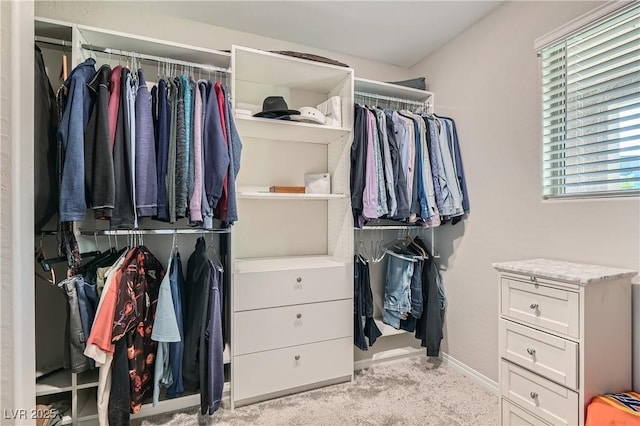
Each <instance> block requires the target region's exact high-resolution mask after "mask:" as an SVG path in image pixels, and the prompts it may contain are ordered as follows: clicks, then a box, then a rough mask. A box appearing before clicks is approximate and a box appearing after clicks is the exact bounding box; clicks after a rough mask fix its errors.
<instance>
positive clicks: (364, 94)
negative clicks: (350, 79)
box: [354, 91, 431, 107]
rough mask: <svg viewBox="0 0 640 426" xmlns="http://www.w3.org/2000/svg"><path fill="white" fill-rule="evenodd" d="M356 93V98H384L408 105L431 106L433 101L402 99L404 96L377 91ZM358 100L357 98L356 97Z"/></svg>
mask: <svg viewBox="0 0 640 426" xmlns="http://www.w3.org/2000/svg"><path fill="white" fill-rule="evenodd" d="M354 95H355V97H356V98H358V97H360V98H363V99H364V98H368V99H382V100H384V101H391V102H398V103H402V104H406V105H416V106H422V107H425V106H427V107H428V106H429V105H431V103H430V102H429V100H424V101H415V100H412V99H402V98H394V97H393V96H385V95H378V94H375V93H367V92H357V91H356V92H354ZM356 100H357V99H356Z"/></svg>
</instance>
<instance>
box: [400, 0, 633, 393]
mask: <svg viewBox="0 0 640 426" xmlns="http://www.w3.org/2000/svg"><path fill="white" fill-rule="evenodd" d="M598 5H599V3H598V2H507V3H505V4H504V5H502V6H501V7H499V8H498V9H496V10H495V11H494V12H493V13H492V14H490V15H489V16H487V17H486V18H485V19H483V20H482V21H480V22H478V23H477V24H476V25H474V26H473V27H471V28H470V29H468V30H467V31H466V32H464V33H463V34H461V35H460V36H459V37H457V38H456V39H454V40H453V41H451V42H449V43H448V44H446V45H445V46H443V47H442V48H441V49H439V50H438V51H437V52H435V53H434V54H432V55H430V56H429V57H428V58H426V59H425V60H424V61H423V62H421V63H419V64H418V65H416V66H415V67H414V68H413V73H414V75H425V76H427V77H428V80H429V85H430V89H431V90H432V91H434V92H435V93H436V113H438V114H441V115H445V116H450V117H453V118H454V119H455V120H456V124H457V127H458V133H459V136H460V144H461V151H462V159H463V162H464V168H465V173H466V178H467V183H468V187H469V199H470V202H471V214H470V215H469V217H468V219H467V220H466V221H465V222H464V223H463V224H458V225H456V226H453V227H452V226H450V225H449V226H444V228H442V229H440V230H439V231H438V232H439V233H438V245H439V246H440V251H441V252H442V254H443V258H444V259H447V258H448V261H447V262H446V265H445V266H446V268H447V270H446V271H445V272H444V273H443V278H444V283H445V287H446V291H447V297H448V310H447V318H446V333H445V336H446V337H445V339H446V342H445V344H444V350H445V351H446V352H448V353H449V354H450V355H451V356H453V357H454V358H456V359H458V360H460V361H462V362H464V363H465V364H467V365H469V366H470V367H472V368H473V369H475V370H477V371H479V372H480V373H482V374H484V375H486V376H488V377H489V378H491V379H493V380H497V378H498V361H497V346H498V336H497V331H498V323H497V317H498V287H497V285H498V279H497V274H496V272H495V271H494V270H493V269H492V268H491V263H492V262H498V261H508V260H516V259H524V258H531V257H548V258H554V259H563V260H568V261H575V262H592V263H598V264H603V265H611V266H618V267H624V268H630V269H636V270H637V269H640V251H639V249H640V248H639V236H640V231H639V229H640V219H639V212H640V202H639V200H638V198H637V197H636V198H618V199H591V200H573V201H543V200H542V198H541V195H540V194H541V158H540V157H541V155H540V154H541V145H540V134H541V131H540V127H541V125H540V116H541V114H540V87H539V83H538V62H537V58H536V55H535V53H534V51H533V44H534V40H535V39H536V38H537V37H539V36H541V35H543V34H545V33H547V32H549V31H552V30H554V29H555V28H557V27H559V26H561V25H562V24H564V23H566V22H568V21H570V20H572V19H574V18H576V17H578V16H580V15H581V14H583V13H585V12H587V11H589V10H591V9H593V8H594V7H596V6H598ZM637 323H638V322H636V324H637ZM612 332H615V330H612ZM639 357H640V351H638V350H636V355H635V359H636V360H639V359H640V358H639ZM609 361H610V362H615V354H612V359H611V360H609ZM639 384H640V383H638V382H636V386H635V387H636V388H637V387H638V385H639Z"/></svg>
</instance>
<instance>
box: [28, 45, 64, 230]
mask: <svg viewBox="0 0 640 426" xmlns="http://www.w3.org/2000/svg"><path fill="white" fill-rule="evenodd" d="M34 64H35V69H34V86H33V89H34V90H33V92H34V107H33V109H34V110H33V112H34V118H35V120H34V122H33V124H34V129H33V137H34V163H33V166H34V170H33V175H34V176H33V178H34V200H35V210H34V212H35V217H34V219H35V228H36V233H37V232H40V230H41V229H42V227H43V226H44V225H46V224H47V222H49V220H51V218H52V217H53V216H54V215H55V214H56V212H57V211H58V191H59V190H58V177H57V173H56V155H57V143H58V142H57V138H56V134H57V132H58V111H57V108H56V97H55V94H54V93H53V89H52V88H51V83H50V82H49V77H47V71H46V69H45V66H44V59H43V58H42V52H41V51H40V48H39V47H38V46H35V61H34Z"/></svg>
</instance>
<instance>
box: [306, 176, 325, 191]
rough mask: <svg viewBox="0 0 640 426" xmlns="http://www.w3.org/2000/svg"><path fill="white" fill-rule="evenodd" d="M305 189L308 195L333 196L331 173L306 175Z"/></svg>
mask: <svg viewBox="0 0 640 426" xmlns="http://www.w3.org/2000/svg"><path fill="white" fill-rule="evenodd" d="M304 188H305V192H306V193H307V194H331V179H330V178H329V173H320V174H308V175H304Z"/></svg>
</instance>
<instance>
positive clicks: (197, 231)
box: [80, 228, 231, 236]
mask: <svg viewBox="0 0 640 426" xmlns="http://www.w3.org/2000/svg"><path fill="white" fill-rule="evenodd" d="M229 233H231V228H223V229H220V228H218V229H200V228H193V229H99V230H95V231H90V230H84V229H82V230H80V234H81V235H87V236H88V235H140V234H143V235H172V234H229Z"/></svg>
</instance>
